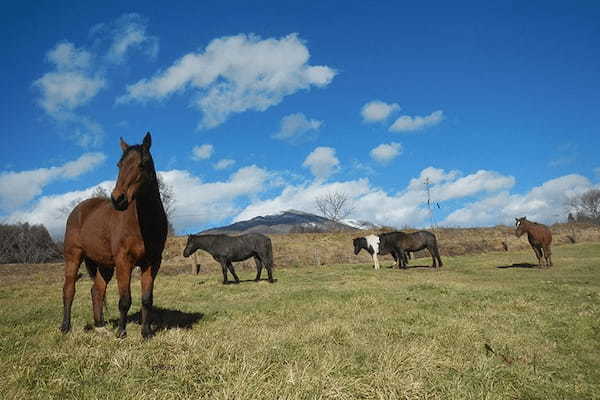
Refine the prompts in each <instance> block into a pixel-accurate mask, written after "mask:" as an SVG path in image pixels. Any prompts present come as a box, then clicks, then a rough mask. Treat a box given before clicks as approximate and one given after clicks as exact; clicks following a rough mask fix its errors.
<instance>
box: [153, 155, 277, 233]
mask: <svg viewBox="0 0 600 400" xmlns="http://www.w3.org/2000/svg"><path fill="white" fill-rule="evenodd" d="M161 177H162V178H163V180H164V182H165V183H166V184H167V185H170V186H172V187H173V191H174V194H175V203H174V209H175V213H174V216H173V221H172V222H173V224H174V227H175V229H176V230H177V231H181V230H185V229H190V228H192V227H197V226H201V225H204V224H208V223H217V222H220V221H223V220H224V219H226V218H230V217H232V216H233V215H235V214H236V213H238V212H239V211H240V209H239V207H238V206H237V205H236V200H238V199H240V198H244V197H248V196H255V195H256V194H258V193H260V192H262V191H264V190H266V188H267V187H268V185H269V180H270V179H271V174H270V173H269V172H268V171H267V170H265V169H263V168H260V167H257V166H255V165H252V166H249V167H244V168H240V169H239V170H237V171H236V172H234V173H233V174H231V176H230V177H229V179H228V180H227V181H224V182H203V181H202V180H201V179H200V178H198V177H196V176H194V175H192V174H191V173H190V172H188V171H182V170H171V171H164V172H161Z"/></svg>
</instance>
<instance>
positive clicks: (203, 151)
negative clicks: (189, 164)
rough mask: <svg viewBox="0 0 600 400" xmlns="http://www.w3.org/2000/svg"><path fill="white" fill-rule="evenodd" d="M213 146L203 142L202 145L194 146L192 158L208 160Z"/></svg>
mask: <svg viewBox="0 0 600 400" xmlns="http://www.w3.org/2000/svg"><path fill="white" fill-rule="evenodd" d="M213 152H214V147H213V145H212V144H203V145H202V146H194V148H193V149H192V158H193V159H194V160H208V159H209V158H210V157H212V155H213Z"/></svg>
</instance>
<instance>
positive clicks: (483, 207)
mask: <svg viewBox="0 0 600 400" xmlns="http://www.w3.org/2000/svg"><path fill="white" fill-rule="evenodd" d="M592 187H593V185H592V184H591V182H590V181H589V180H588V179H587V178H585V177H583V176H581V175H576V174H573V175H565V176H562V177H559V178H556V179H551V180H549V181H547V182H545V183H544V184H542V185H541V186H536V187H534V188H533V189H531V190H530V191H529V192H528V193H526V194H510V193H509V192H507V191H503V192H501V193H498V194H497V195H494V196H490V197H487V198H485V199H483V200H480V201H476V202H473V203H470V204H468V205H466V206H465V207H463V208H460V209H458V210H456V211H454V212H452V213H451V214H450V215H448V217H447V218H446V219H445V220H444V221H443V224H445V225H460V226H481V225H496V224H507V225H512V224H513V223H514V219H515V218H517V217H523V216H526V217H527V218H528V219H530V220H532V221H537V222H542V223H553V222H557V221H564V220H565V219H566V216H567V213H568V208H567V203H568V201H569V199H570V198H572V197H574V196H576V195H580V194H581V193H583V192H585V191H586V190H588V189H591V188H592Z"/></svg>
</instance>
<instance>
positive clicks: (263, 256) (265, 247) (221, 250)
mask: <svg viewBox="0 0 600 400" xmlns="http://www.w3.org/2000/svg"><path fill="white" fill-rule="evenodd" d="M198 249H200V250H204V251H206V252H208V253H209V254H210V255H211V256H213V258H214V259H215V261H217V262H218V263H219V264H221V269H222V270H223V284H227V283H229V281H228V280H227V270H229V272H231V274H232V275H233V278H234V279H235V282H236V283H239V282H240V279H239V278H238V276H237V275H236V273H235V270H234V269H233V264H232V262H233V261H244V260H247V259H248V258H250V257H254V261H255V262H256V279H255V281H259V280H260V274H261V272H262V268H263V266H265V268H266V269H267V273H268V274H269V282H271V283H273V271H272V269H273V246H272V245H271V239H269V238H268V237H267V236H265V235H261V234H260V233H248V234H246V235H240V236H227V235H190V236H189V237H188V241H187V244H186V246H185V249H184V250H183V256H184V257H189V256H191V255H192V254H193V253H194V252H195V251H196V250H198Z"/></svg>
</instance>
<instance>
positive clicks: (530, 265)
mask: <svg viewBox="0 0 600 400" xmlns="http://www.w3.org/2000/svg"><path fill="white" fill-rule="evenodd" d="M536 267H537V265H536V264H530V263H518V264H513V265H499V266H497V267H496V268H501V269H505V268H536Z"/></svg>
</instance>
